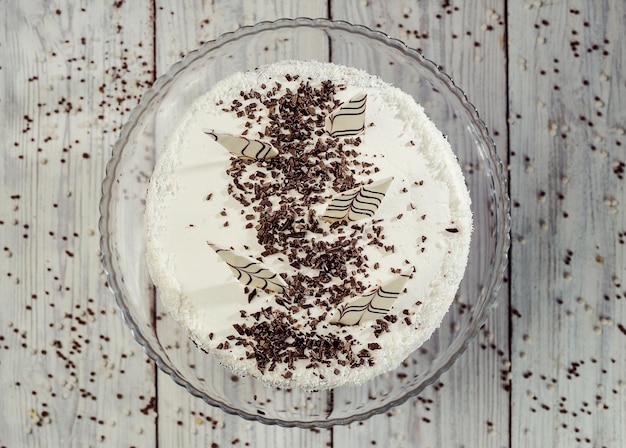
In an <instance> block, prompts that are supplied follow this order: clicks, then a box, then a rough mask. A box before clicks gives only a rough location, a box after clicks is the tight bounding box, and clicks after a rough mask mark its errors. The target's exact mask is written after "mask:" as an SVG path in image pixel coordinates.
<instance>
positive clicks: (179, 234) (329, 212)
mask: <svg viewBox="0 0 626 448" xmlns="http://www.w3.org/2000/svg"><path fill="white" fill-rule="evenodd" d="M145 225H146V237H147V262H148V267H149V270H150V274H151V276H152V279H153V282H154V283H155V285H156V287H157V292H158V295H159V298H160V300H161V302H162V303H163V305H164V307H165V308H166V310H167V311H168V312H169V313H170V314H171V316H172V317H173V318H174V319H175V320H176V321H177V322H178V323H179V324H180V325H181V326H182V327H183V328H184V329H185V330H186V331H187V333H188V335H189V337H190V338H191V340H193V342H194V343H195V344H196V345H197V346H198V347H199V348H201V349H202V350H203V351H205V352H207V353H208V354H209V355H210V356H215V357H216V358H217V359H218V360H219V361H220V362H221V363H222V364H223V365H224V366H226V367H229V368H231V369H232V370H233V371H234V372H235V373H237V374H241V375H251V376H253V377H256V378H258V379H260V380H262V381H263V382H265V383H266V384H269V385H273V386H278V387H284V388H292V387H298V388H302V389H305V390H322V389H329V388H333V387H338V386H342V385H356V384H360V383H363V382H364V381H367V380H369V379H371V378H373V377H374V376H376V375H379V374H381V373H383V372H387V371H389V370H391V369H394V368H395V367H397V366H398V365H399V364H400V363H401V362H402V361H403V360H404V359H405V358H406V357H407V356H408V355H409V354H410V353H411V352H412V351H414V350H415V349H417V348H418V347H419V346H420V345H422V344H423V343H424V341H426V340H427V339H428V338H429V337H430V336H431V334H432V333H433V331H434V330H435V329H436V328H437V327H438V326H439V325H440V324H441V321H442V319H443V316H444V315H445V313H446V312H447V310H448V309H449V307H450V304H451V302H452V301H453V299H454V296H455V294H456V291H457V289H458V286H459V283H460V281H461V279H462V277H463V274H464V271H465V267H466V264H467V259H468V252H469V245H470V237H471V232H472V217H471V211H470V197H469V193H468V191H467V187H466V185H465V182H464V178H463V175H462V172H461V169H460V167H459V164H458V162H457V160H456V157H455V155H454V154H453V152H452V149H451V147H450V145H449V143H448V141H447V140H446V137H445V136H444V135H443V134H442V133H441V131H439V130H438V129H437V128H436V127H435V125H434V124H433V123H432V122H431V121H430V120H429V119H428V117H427V116H426V114H425V113H424V110H423V108H422V107H421V106H419V105H418V104H417V103H416V102H415V101H414V99H413V98H412V97H411V96H409V95H408V94H406V93H404V92H402V91H400V90H399V89H397V88H395V87H393V86H391V85H389V84H387V83H385V82H383V81H382V80H381V79H379V78H377V77H374V76H372V75H369V74H368V73H365V72H363V71H361V70H357V69H354V68H350V67H345V66H340V65H335V64H332V63H320V62H301V61H286V62H281V63H276V64H272V65H268V66H263V67H260V68H258V69H256V70H253V71H250V72H246V73H237V74H234V75H231V76H229V77H228V78H226V79H224V80H222V81H220V82H219V83H217V84H216V85H215V86H214V88H213V89H212V90H211V91H210V92H208V93H206V94H205V95H204V96H202V97H201V98H198V99H197V100H196V101H195V102H194V104H193V105H192V106H191V107H190V109H189V110H188V111H187V112H186V113H185V114H184V116H182V117H181V120H180V123H179V124H178V125H177V127H176V129H175V131H174V132H173V134H172V135H171V136H170V137H169V139H168V143H167V145H166V148H165V149H164V151H163V153H162V155H161V156H160V157H159V160H158V161H157V164H156V167H155V170H154V173H153V175H152V178H151V182H150V187H149V191H148V197H147V205H146V214H145ZM209 355H207V356H209Z"/></svg>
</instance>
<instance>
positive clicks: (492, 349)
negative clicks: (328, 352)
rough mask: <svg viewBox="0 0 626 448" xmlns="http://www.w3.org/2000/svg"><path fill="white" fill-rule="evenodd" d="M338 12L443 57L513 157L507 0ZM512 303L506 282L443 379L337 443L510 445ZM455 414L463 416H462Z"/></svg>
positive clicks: (341, 431)
mask: <svg viewBox="0 0 626 448" xmlns="http://www.w3.org/2000/svg"><path fill="white" fill-rule="evenodd" d="M331 16H332V18H333V19H340V20H347V21H349V22H353V23H360V24H363V25H366V26H369V27H370V28H372V29H375V30H380V31H383V32H385V33H387V34H389V35H390V36H392V37H396V38H398V39H401V40H403V41H404V42H405V43H407V44H408V45H409V46H410V47H413V48H416V49H418V50H420V51H422V52H423V53H424V54H425V55H426V57H428V58H430V59H432V60H433V61H435V62H436V63H438V64H440V65H441V66H442V67H443V70H444V71H445V72H447V73H448V74H449V75H450V76H452V78H453V79H454V80H455V82H456V84H457V85H458V86H460V87H461V88H463V89H464V90H465V92H466V93H467V95H468V97H469V98H470V100H471V101H472V102H473V103H474V105H475V106H476V107H477V109H478V110H479V111H480V113H481V116H482V117H483V119H484V120H485V122H486V123H487V126H488V127H489V128H490V130H491V131H492V134H493V136H494V139H495V141H496V145H497V147H498V150H499V154H500V156H501V157H502V158H503V159H504V160H506V158H507V125H506V65H505V60H506V59H505V58H506V54H505V49H504V47H503V46H502V43H503V41H504V36H505V23H504V2H503V1H495V0H489V1H480V2H475V3H472V5H471V8H470V7H469V5H468V4H467V3H462V2H445V5H442V3H441V2H432V1H426V2H424V1H422V2H409V1H399V2H393V3H385V2H371V1H356V0H355V1H349V2H333V3H332V8H331ZM485 86H489V88H488V89H486V88H485ZM475 212H476V211H475ZM478 213H480V211H478ZM508 311H509V307H508V291H507V288H506V284H505V287H504V288H503V291H502V292H501V294H500V296H499V299H498V307H497V308H495V309H494V311H493V312H492V313H491V315H490V317H489V320H488V322H487V324H486V326H485V328H484V329H483V332H482V333H481V335H480V336H479V338H478V341H475V342H474V343H472V344H471V345H470V346H469V348H468V350H467V353H465V354H464V355H463V356H462V357H461V358H460V359H459V360H458V361H457V362H456V363H455V364H454V365H453V367H452V368H451V369H450V370H449V371H448V372H447V373H445V374H444V375H443V376H442V377H441V379H440V382H439V383H438V385H436V386H434V387H430V388H429V389H427V390H426V391H424V393H423V394H421V395H420V396H419V397H418V398H416V399H412V400H410V401H409V402H408V403H406V404H404V405H403V406H401V407H399V408H398V409H397V410H394V411H392V413H391V417H390V416H389V415H383V416H377V417H373V418H372V419H371V420H368V421H367V422H365V423H364V424H360V423H359V424H353V425H350V426H348V427H347V428H342V427H339V428H335V429H334V431H333V441H334V445H335V446H345V445H346V444H348V443H349V442H351V441H353V440H354V439H355V438H356V439H358V440H359V442H360V443H363V444H368V445H369V444H373V443H374V442H376V443H377V444H378V445H383V446H384V445H386V444H388V443H389V442H388V441H389V440H392V441H393V446H417V445H419V446H464V445H465V444H468V446H485V447H487V446H493V447H500V446H506V445H508V425H509V394H508V392H507V389H508V388H509V386H510V385H509V381H508V370H509V366H510V361H509V359H510V358H509V350H508V346H509V342H508V324H509V313H508ZM452 415H454V416H456V417H455V418H454V424H451V421H450V418H451V417H450V416H452ZM461 416H462V417H461ZM355 429H358V431H355Z"/></svg>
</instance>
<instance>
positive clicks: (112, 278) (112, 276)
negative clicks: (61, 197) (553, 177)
mask: <svg viewBox="0 0 626 448" xmlns="http://www.w3.org/2000/svg"><path fill="white" fill-rule="evenodd" d="M299 27H309V28H326V29H334V30H343V31H347V32H350V33H353V34H361V35H364V36H366V37H368V38H370V39H374V40H377V41H379V42H381V43H383V44H385V45H387V46H391V47H394V48H395V49H397V50H400V51H401V52H402V53H404V54H406V55H407V56H409V57H410V58H412V59H414V60H416V61H417V62H418V63H420V65H422V66H423V67H425V68H427V69H428V70H429V71H431V72H432V74H433V75H435V76H436V77H438V78H440V79H441V80H443V81H445V84H446V85H447V86H448V87H449V89H450V92H451V93H453V94H454V95H455V96H457V97H458V99H459V100H460V101H461V103H462V104H463V105H464V106H465V108H466V110H467V112H469V113H470V114H471V115H472V116H473V118H474V120H475V122H476V124H478V125H479V126H478V130H479V131H480V134H481V135H480V138H481V139H482V140H483V141H484V142H485V143H486V144H487V146H488V151H489V154H488V156H489V158H488V159H487V160H486V161H487V163H488V165H489V168H490V169H491V170H492V171H493V174H494V179H496V180H497V181H498V182H496V183H495V185H494V186H495V188H494V191H493V193H494V196H495V203H496V208H497V210H496V213H495V215H496V222H497V227H496V229H495V230H496V232H497V234H498V235H501V238H500V239H498V240H497V241H496V245H497V247H496V254H495V261H494V263H495V266H496V267H497V268H498V269H497V270H495V271H494V272H493V275H491V277H490V279H489V283H488V284H487V285H486V286H485V291H486V293H485V300H484V301H482V307H481V308H480V309H478V310H477V311H476V318H475V324H474V325H473V327H472V330H471V332H470V333H469V335H468V337H467V338H466V339H465V340H464V341H463V342H462V344H461V345H460V347H459V348H458V349H457V350H456V352H454V353H453V354H452V355H451V356H450V357H449V359H448V360H447V361H446V362H444V363H443V365H442V366H441V367H440V368H439V369H437V370H435V371H434V372H432V373H431V374H430V376H429V377H427V378H426V379H425V380H424V381H423V382H422V383H421V384H419V385H418V386H417V387H415V388H413V389H408V390H407V391H406V393H405V394H404V395H403V396H401V397H400V398H398V399H396V400H393V401H390V402H388V403H386V404H384V405H383V406H380V407H378V408H375V409H372V410H370V411H367V412H362V413H355V414H353V415H352V416H350V417H349V418H344V419H335V420H318V421H297V420H283V419H275V418H267V417H265V416H263V415H258V414H250V413H247V412H245V411H242V410H240V409H236V408H233V407H231V406H229V405H226V404H225V403H222V402H220V401H218V400H215V399H213V398H211V397H208V396H207V395H206V394H203V393H202V392H201V391H199V390H198V389H197V388H195V387H194V386H193V385H191V384H189V383H188V382H187V381H185V380H184V379H183V378H182V377H181V374H180V372H178V371H177V370H175V369H172V368H171V367H170V366H169V365H168V364H167V363H166V362H165V361H164V360H163V359H162V358H161V357H160V356H159V355H158V354H157V353H156V352H155V351H154V350H153V349H152V348H151V347H150V344H149V343H148V341H147V339H146V338H145V337H144V335H143V334H142V332H141V330H140V327H139V325H138V323H137V322H136V321H135V319H134V318H133V316H132V315H131V313H130V310H129V309H128V307H127V306H126V304H125V303H124V301H123V300H122V297H121V289H120V286H119V283H118V278H117V276H116V272H115V270H114V268H113V264H112V259H111V238H110V235H111V234H110V230H111V223H110V215H109V206H110V203H111V197H110V196H108V195H107V192H108V191H110V190H111V187H112V184H113V182H114V181H115V177H116V176H115V175H116V172H117V168H118V165H119V163H120V155H121V153H122V151H123V149H124V147H125V145H126V144H127V143H128V139H129V136H130V135H131V132H132V131H133V129H134V128H135V126H136V125H137V123H138V121H139V118H140V117H141V115H142V114H143V113H144V112H145V111H146V109H147V108H148V106H149V105H150V104H151V103H152V101H153V100H154V98H155V96H156V94H157V92H158V91H159V90H160V89H162V88H163V87H164V86H166V85H168V84H169V83H171V82H172V81H173V80H174V78H175V77H176V75H177V74H178V73H179V72H180V71H182V70H184V69H185V68H186V67H187V66H188V65H189V64H191V63H192V62H193V61H195V60H196V59H198V58H202V57H204V56H205V55H206V54H207V53H209V52H211V51H214V50H216V49H218V48H220V46H222V45H224V44H226V43H228V42H231V41H233V40H237V39H240V38H242V37H245V36H248V35H251V34H256V33H258V32H260V31H264V30H277V29H284V28H299ZM101 192H102V197H101V200H100V204H99V210H100V219H99V223H98V227H99V230H100V235H101V236H100V249H101V258H102V265H103V268H104V271H105V274H106V276H107V280H108V285H109V289H110V290H111V291H112V293H113V296H114V299H115V303H116V305H117V307H118V309H119V310H120V312H121V314H122V317H123V319H124V322H125V323H126V325H127V326H128V327H129V329H130V331H131V334H132V335H133V337H134V339H135V340H136V341H137V342H138V343H139V345H140V346H141V347H142V348H143V350H144V352H145V353H146V355H147V356H148V357H149V358H150V359H151V360H152V361H154V362H155V363H156V365H157V367H158V368H159V369H160V370H161V371H163V372H164V373H166V374H167V375H169V376H170V377H171V378H172V380H173V381H174V382H175V383H176V384H178V385H180V386H182V387H183V388H185V389H186V390H187V391H188V392H189V393H190V394H192V395H193V396H195V397H198V398H201V399H202V400H204V401H205V402H206V403H208V404H210V405H212V406H216V407H219V408H220V409H222V410H223V411H225V412H227V413H230V414H234V415H239V416H240V417H242V418H244V419H247V420H254V421H258V422H261V423H264V424H277V425H281V426H285V427H301V428H312V427H330V426H333V425H337V424H342V425H345V424H349V423H352V422H354V421H359V420H365V419H367V418H369V417H371V416H372V415H375V414H380V413H383V412H386V411H387V410H389V409H390V408H392V407H394V406H397V405H399V404H402V403H404V402H405V401H406V400H408V399H409V398H411V397H414V396H416V395H418V394H419V393H420V392H421V391H422V390H424V388H426V387H427V386H429V385H430V384H432V383H433V382H435V381H436V380H437V379H438V378H439V376H440V375H441V374H442V373H443V372H445V371H446V370H448V369H449V368H450V366H451V365H452V364H453V363H454V362H455V360H456V359H457V358H458V357H459V356H460V355H461V354H462V353H463V352H464V351H465V350H466V348H467V346H468V344H469V343H470V342H471V341H472V340H473V339H474V338H475V337H476V335H477V333H478V331H479V330H480V328H481V327H482V326H483V324H484V323H485V321H486V319H487V317H488V313H489V311H490V309H491V307H492V306H493V304H494V302H495V300H496V297H497V293H498V290H499V289H500V287H501V285H502V282H503V277H504V272H505V269H506V267H507V262H508V256H507V254H508V250H509V246H510V203H509V196H508V187H507V179H506V177H505V176H504V175H503V168H502V161H501V160H500V158H499V156H498V154H497V153H496V148H495V143H494V141H493V139H492V138H491V136H490V135H489V132H488V129H487V126H486V125H485V123H484V122H483V120H482V119H481V118H480V116H479V114H478V111H477V110H476V108H475V107H474V105H473V104H472V103H471V102H470V101H469V99H468V98H467V96H466V94H465V92H464V91H463V90H462V89H460V88H459V87H457V86H456V85H455V84H454V81H453V80H452V78H451V77H450V76H449V75H448V74H446V73H445V72H443V71H442V70H441V69H440V68H439V66H438V65H437V64H436V63H435V62H433V61H431V60H430V59H427V58H426V57H424V55H422V54H421V53H420V52H418V51H417V50H414V49H411V48H409V47H408V46H407V45H406V44H404V43H403V42H402V41H400V40H398V39H395V38H392V37H390V36H388V35H387V34H385V33H382V32H380V31H375V30H372V29H370V28H368V27H366V26H363V25H353V24H351V23H348V22H345V21H332V20H328V19H324V18H318V19H311V18H302V17H301V18H296V19H279V20H276V21H271V22H270V21H264V22H259V23H257V24H255V25H252V26H244V27H241V28H239V29H238V30H236V31H234V32H229V33H225V34H223V35H221V36H219V37H218V38H217V39H215V40H212V41H209V42H206V43H204V44H203V45H202V46H201V47H199V48H198V49H196V50H194V51H191V52H190V53H188V54H187V55H186V56H185V57H184V58H183V59H182V60H181V61H179V62H177V63H175V64H174V65H173V66H171V67H170V69H169V70H168V71H167V73H166V74H164V75H162V76H160V77H159V78H158V79H157V80H156V82H155V83H154V84H153V86H152V87H151V88H150V89H148V91H147V92H146V93H145V94H144V95H143V96H142V98H141V101H140V102H139V104H138V105H137V106H136V107H135V108H134V109H133V111H132V112H131V114H130V118H129V119H128V121H127V122H126V124H125V125H124V126H123V128H122V130H121V135H120V138H119V140H118V141H117V142H116V144H115V145H114V147H113V152H112V156H111V159H110V160H109V162H108V163H107V167H106V176H105V179H104V180H103V183H102V189H101Z"/></svg>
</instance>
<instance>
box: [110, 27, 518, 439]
mask: <svg viewBox="0 0 626 448" xmlns="http://www.w3.org/2000/svg"><path fill="white" fill-rule="evenodd" d="M285 59H298V60H318V61H331V62H335V63H338V64H343V65H348V66H353V67H357V68H360V69H363V70H365V71H367V72H368V73H371V74H373V75H377V76H379V77H381V78H382V79H383V80H384V81H387V82H389V83H391V84H393V85H395V86H397V87H399V88H400V89H402V90H404V91H405V92H407V93H409V94H411V95H412V96H413V97H414V98H415V99H416V101H417V102H418V103H420V104H421V105H422V106H424V108H425V110H426V113H427V114H428V115H429V116H430V118H431V119H432V120H433V121H434V122H435V123H436V125H437V126H438V127H439V129H440V130H441V131H442V132H443V133H444V134H445V135H447V136H448V139H449V141H450V143H451V145H452V148H453V150H454V151H455V153H456V154H457V156H458V158H459V162H460V164H461V166H462V167H463V168H464V173H465V177H466V181H467V185H468V187H469V191H470V192H471V199H472V209H473V213H474V227H475V230H474V234H473V237H472V245H471V252H470V259H469V263H468V267H467V271H466V274H465V277H464V280H463V281H462V283H461V285H460V288H459V291H458V294H457V297H456V299H455V301H454V302H453V304H452V306H451V308H450V311H449V312H448V314H447V315H446V317H445V318H444V321H443V323H442V325H441V327H440V328H439V329H438V330H437V331H436V332H435V333H434V334H433V336H432V337H431V338H430V340H429V341H428V342H426V343H425V344H424V345H423V346H422V347H421V348H420V349H418V350H417V351H415V352H414V353H413V354H412V355H411V356H410V357H409V358H407V359H406V361H404V362H403V364H402V365H401V366H400V367H398V368H397V369H396V370H394V371H392V372H390V373H388V374H384V375H381V376H379V377H377V378H375V379H374V380H371V381H368V382H367V383H365V384H363V385H361V386H358V387H354V386H350V387H348V386H346V387H339V388H336V389H333V390H330V391H321V392H313V393H307V392H302V391H300V390H295V389H292V390H280V389H276V388H269V387H266V386H265V385H263V384H262V383H261V382H259V381H258V380H255V379H253V378H247V377H237V376H235V375H233V374H232V373H231V372H230V371H229V370H227V369H225V368H223V367H222V366H221V365H219V363H218V362H217V361H215V359H213V357H212V356H209V355H206V354H205V353H203V352H201V351H200V350H199V349H197V348H196V347H195V346H194V345H193V343H191V342H190V341H189V340H188V339H187V337H186V335H185V333H184V331H182V330H181V328H180V327H179V326H178V325H177V324H176V323H175V322H174V321H173V320H172V319H171V318H170V317H169V316H168V315H167V314H166V313H164V312H163V310H162V308H161V305H160V303H159V300H158V297H157V293H156V291H155V289H154V286H153V284H152V282H151V281H150V277H149V275H148V272H147V268H146V264H145V261H144V250H145V241H144V234H143V213H144V205H145V197H146V190H147V185H148V182H149V179H150V175H151V173H152V170H153V167H154V164H155V160H156V159H157V157H158V156H159V153H160V152H161V151H162V150H163V148H164V144H165V141H166V139H167V136H168V135H169V133H170V132H171V131H172V129H173V127H174V126H175V125H176V123H177V122H178V120H179V118H180V117H181V116H182V114H183V113H184V111H185V110H186V109H187V107H188V106H189V105H190V104H191V103H192V102H193V101H194V100H195V99H196V98H197V97H198V96H200V95H202V94H204V93H205V92H207V91H208V90H209V89H210V88H211V87H212V86H213V85H214V84H215V82H216V81H218V80H220V79H222V78H224V77H226V76H228V75H230V74H232V73H234V72H237V71H245V70H250V69H253V68H255V67H257V66H259V65H263V64H269V63H272V62H276V61H280V60H285ZM502 173H503V171H502V164H501V162H500V160H499V158H498V156H497V155H496V151H495V147H494V143H493V141H492V139H491V137H490V136H489V133H488V131H487V128H486V126H485V124H484V123H483V121H481V119H480V118H479V116H478V114H477V112H476V110H475V108H474V106H473V105H472V104H471V103H470V102H469V101H468V99H467V98H466V96H465V94H464V93H463V91H462V90H461V89H459V88H458V87H456V86H455V85H454V83H453V82H452V80H451V79H450V77H448V76H447V75H446V74H445V73H443V72H441V71H440V70H439V69H438V68H437V65H436V64H434V63H433V62H431V61H429V60H428V59H426V58H424V56H422V55H421V54H420V53H418V52H417V51H415V50H412V49H410V48H408V47H407V46H406V45H405V44H403V43H402V42H400V41H399V40H396V39H392V38H390V37H389V36H387V35H385V34H383V33H380V32H376V31H372V30H371V29H369V28H366V27H364V26H355V25H351V24H349V23H346V22H337V21H329V20H325V19H305V18H301V19H295V20H287V19H283V20H278V21H275V22H262V23H259V24H257V25H255V26H252V27H244V28H241V29H239V30H237V31H236V32H233V33H228V34H225V35H223V36H221V37H219V38H217V39H216V40H214V41H211V42H208V43H206V44H204V45H203V46H202V47H201V48H199V49H198V50H196V51H193V52H191V53H189V54H188V55H187V56H185V58H184V59H183V60H182V61H180V62H178V63H177V64H175V65H174V66H172V67H171V68H170V70H169V71H168V72H167V73H166V74H165V75H164V76H162V77H160V78H159V79H158V80H157V81H156V83H155V84H154V85H153V86H152V88H151V89H150V90H149V91H148V92H146V94H145V95H144V96H143V98H142V100H141V102H140V103H139V105H138V106H137V108H136V109H135V110H134V111H133V112H132V114H131V116H130V119H129V121H128V123H127V124H126V125H125V126H124V127H123V129H122V132H121V136H120V139H119V141H118V142H117V143H116V145H115V147H114V148H113V155H112V157H111V160H110V161H109V163H108V165H107V174H106V178H105V179H104V182H103V185H102V199H101V202H100V213H101V218H100V223H99V227H100V232H101V242H100V246H101V250H102V258H103V265H104V269H105V271H106V273H107V275H108V281H109V286H110V288H111V290H112V291H113V294H114V297H115V301H116V303H117V305H118V307H119V309H120V310H121V313H122V315H123V317H124V320H125V322H126V324H127V325H128V327H129V328H130V329H131V332H132V334H133V336H134V337H135V339H136V340H137V342H138V343H139V344H140V345H141V346H142V347H143V349H144V350H145V352H146V354H147V355H148V357H149V358H150V359H152V360H153V361H154V362H155V363H156V365H157V366H158V367H159V369H161V370H162V371H163V372H165V373H166V374H168V375H169V376H170V377H171V378H172V380H174V381H175V382H176V383H177V384H179V385H180V386H182V387H184V388H185V389H186V390H187V391H189V393H191V394H192V395H194V396H196V397H199V398H202V399H203V400H204V401H206V402H207V403H209V404H211V405H213V406H218V407H219V408H221V409H223V410H224V411H226V412H228V413H232V414H237V415H240V416H241V417H243V418H246V419H250V420H257V421H260V422H262V423H267V424H278V425H283V426H297V427H327V426H331V425H335V424H347V423H350V422H353V421H356V420H363V419H366V418H368V417H370V416H372V415H374V414H378V413H382V412H385V411H387V410H388V409H390V408H391V407H393V406H396V405H398V404H400V403H403V402H404V401H406V400H407V399H408V398H410V397H413V396H415V395H417V394H419V393H420V392H421V391H422V390H423V389H424V388H425V387H426V386H428V385H429V384H431V383H433V382H434V381H435V380H436V379H437V378H438V377H439V376H440V375H441V374H442V373H443V372H444V371H446V370H447V369H448V368H449V367H450V366H451V365H452V363H453V362H454V361H455V360H456V359H457V358H458V357H459V355H460V354H461V353H463V351H464V350H465V348H466V347H467V345H468V343H469V342H470V341H471V340H472V339H473V338H474V337H475V336H476V334H477V332H478V331H479V329H480V327H481V326H482V325H483V323H484V322H485V320H486V318H487V315H488V312H489V309H490V308H491V305H492V304H493V302H494V300H495V298H496V293H497V291H498V289H499V287H500V285H501V284H502V279H503V274H504V269H505V266H506V263H507V251H508V247H509V227H510V222H509V221H510V217H509V199H508V195H507V186H506V180H505V178H504V176H503V174H502Z"/></svg>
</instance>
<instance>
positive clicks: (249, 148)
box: [204, 129, 278, 160]
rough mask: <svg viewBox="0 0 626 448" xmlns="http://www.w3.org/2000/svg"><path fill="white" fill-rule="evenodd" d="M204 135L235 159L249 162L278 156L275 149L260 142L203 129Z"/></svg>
mask: <svg viewBox="0 0 626 448" xmlns="http://www.w3.org/2000/svg"><path fill="white" fill-rule="evenodd" d="M204 133H205V134H207V135H208V136H210V137H211V138H212V139H213V140H215V141H216V142H217V143H219V144H220V145H222V146H223V147H224V148H226V149H227V150H228V151H229V152H230V153H232V154H234V155H236V156H237V157H241V158H244V159H251V160H266V159H271V158H273V157H276V156H277V155H278V150H277V149H276V148H274V147H273V146H272V145H270V144H269V143H266V142H262V141H260V140H254V139H249V138H246V137H243V136H236V135H232V134H227V133H225V132H215V131H214V130H212V129H205V130H204Z"/></svg>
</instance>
